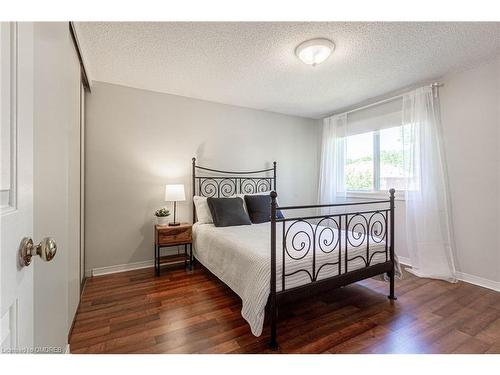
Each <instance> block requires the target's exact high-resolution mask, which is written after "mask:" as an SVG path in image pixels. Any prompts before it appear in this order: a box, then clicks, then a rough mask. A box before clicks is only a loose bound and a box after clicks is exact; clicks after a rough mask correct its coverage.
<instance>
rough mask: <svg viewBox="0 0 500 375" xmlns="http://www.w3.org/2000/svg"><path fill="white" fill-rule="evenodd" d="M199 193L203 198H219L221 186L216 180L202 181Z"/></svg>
mask: <svg viewBox="0 0 500 375" xmlns="http://www.w3.org/2000/svg"><path fill="white" fill-rule="evenodd" d="M198 191H199V194H200V195H201V196H202V197H207V198H210V197H217V196H219V184H218V183H217V180H216V179H215V178H204V179H200V180H199V186H198Z"/></svg>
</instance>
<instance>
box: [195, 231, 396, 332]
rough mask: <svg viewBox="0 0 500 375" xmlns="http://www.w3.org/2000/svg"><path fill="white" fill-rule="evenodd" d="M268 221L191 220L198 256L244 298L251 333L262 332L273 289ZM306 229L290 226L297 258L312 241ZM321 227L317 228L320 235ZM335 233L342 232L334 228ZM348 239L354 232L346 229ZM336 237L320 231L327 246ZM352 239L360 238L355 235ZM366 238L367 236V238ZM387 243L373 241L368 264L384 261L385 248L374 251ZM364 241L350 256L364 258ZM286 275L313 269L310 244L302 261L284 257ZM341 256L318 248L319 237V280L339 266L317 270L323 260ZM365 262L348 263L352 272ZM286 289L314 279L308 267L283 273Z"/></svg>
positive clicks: (279, 256) (278, 245) (279, 250)
mask: <svg viewBox="0 0 500 375" xmlns="http://www.w3.org/2000/svg"><path fill="white" fill-rule="evenodd" d="M270 230H271V225H270V223H263V224H253V225H242V226H234V227H222V228H217V227H215V226H214V225H213V224H198V223H196V224H194V225H193V244H194V254H195V256H196V258H197V259H198V260H199V261H200V262H201V263H202V264H203V265H204V266H205V267H206V268H208V269H209V270H210V272H212V273H213V274H214V275H216V276H217V277H218V278H219V279H220V280H222V281H223V282H224V283H225V284H226V285H228V286H229V287H230V288H231V289H232V290H233V291H234V292H235V293H236V294H238V296H240V298H241V299H242V302H243V307H242V310H241V315H242V316H243V318H244V319H245V320H246V321H247V322H248V323H249V324H250V328H251V331H252V333H253V334H254V335H255V336H260V335H261V333H262V327H263V324H264V310H265V306H266V303H267V299H268V297H269V292H270V267H271V265H270V256H271V255H270V251H271V250H270V249H271V239H270ZM282 230H283V227H282V223H278V224H277V228H276V237H277V241H276V253H277V254H276V258H277V261H276V268H277V277H276V280H277V281H276V282H277V289H278V291H280V290H281V288H282V280H281V274H282V272H281V270H282V259H283V258H282ZM301 230H305V231H306V232H307V233H311V229H310V227H309V225H308V224H307V223H297V224H295V225H294V227H292V228H291V229H290V233H289V234H288V236H287V246H288V248H289V251H290V254H291V255H292V256H294V257H295V258H299V257H301V256H303V255H304V254H305V252H306V250H307V248H308V246H309V243H308V240H307V236H305V235H304V234H302V233H298V232H300V231H301ZM320 232H321V230H319V229H318V230H317V234H319V233H320ZM295 233H298V234H297V237H296V238H295V247H296V248H300V247H301V243H302V242H304V244H305V248H304V250H302V251H294V250H293V249H292V248H291V246H290V241H291V240H292V238H293V235H294V234H295ZM334 235H335V236H337V235H338V232H336V231H335V233H334ZM348 235H349V238H350V239H351V236H352V235H353V233H351V232H348ZM344 236H345V232H344V231H341V237H342V238H341V241H342V246H341V247H342V256H341V260H342V262H341V263H342V264H341V267H342V268H341V272H342V273H343V272H345V265H344V264H343V263H344V252H345V237H344ZM331 240H332V231H330V230H326V231H324V232H323V234H322V236H321V240H320V241H321V244H322V247H323V249H325V250H330V249H331V248H332V246H325V245H324V244H325V241H326V244H328V243H329V242H331ZM352 241H353V243H354V244H357V242H356V241H355V240H354V239H352ZM365 241H366V240H365ZM384 250H385V242H384V241H381V242H380V243H373V244H372V243H370V256H372V254H373V257H372V259H371V262H370V264H371V265H373V264H376V263H382V262H385V261H386V255H385V253H374V252H376V251H384ZM366 253H367V249H366V242H365V245H364V246H361V247H359V248H358V247H357V248H353V247H352V246H351V245H349V246H348V255H349V259H352V258H354V257H356V256H358V255H360V256H363V257H365V258H366ZM285 259H286V263H285V271H286V274H290V273H293V272H294V271H296V270H298V269H308V270H309V272H310V273H312V244H311V246H310V250H309V253H308V254H307V255H306V256H305V257H304V258H303V259H301V260H299V261H297V260H293V259H291V258H290V257H289V256H288V255H287V256H285ZM337 261H338V250H334V251H333V252H331V253H329V254H325V253H323V252H322V251H321V250H320V249H319V243H318V238H316V273H317V274H318V280H320V279H323V278H327V277H332V276H335V275H337V274H338V272H339V270H338V265H325V266H324V267H323V268H321V270H320V272H319V273H318V269H319V267H321V265H323V264H325V263H327V262H328V263H336V262H337ZM364 266H365V263H364V261H363V260H362V259H361V258H358V259H355V260H352V261H350V262H349V264H348V271H352V270H355V269H358V268H362V267H364ZM285 281H286V284H285V288H286V289H289V288H292V287H296V286H299V285H302V284H306V283H310V282H311V280H310V276H309V275H308V274H307V273H305V272H298V273H296V274H294V275H293V276H289V277H286V278H285Z"/></svg>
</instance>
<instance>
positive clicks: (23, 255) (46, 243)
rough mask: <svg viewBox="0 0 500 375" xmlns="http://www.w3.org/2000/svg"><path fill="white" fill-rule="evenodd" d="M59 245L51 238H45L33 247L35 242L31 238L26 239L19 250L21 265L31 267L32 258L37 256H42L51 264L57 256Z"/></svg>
mask: <svg viewBox="0 0 500 375" xmlns="http://www.w3.org/2000/svg"><path fill="white" fill-rule="evenodd" d="M56 252H57V244H56V241H54V240H53V239H52V238H50V237H46V238H44V239H43V240H42V241H41V242H40V243H39V244H38V245H36V246H35V245H33V240H32V239H31V238H29V237H24V238H23V239H22V241H21V246H20V248H19V260H20V262H21V265H22V266H23V267H24V266H29V265H30V264H31V258H32V257H33V256H35V255H40V258H42V259H43V260H44V261H46V262H50V261H51V260H52V259H54V257H55V256H56Z"/></svg>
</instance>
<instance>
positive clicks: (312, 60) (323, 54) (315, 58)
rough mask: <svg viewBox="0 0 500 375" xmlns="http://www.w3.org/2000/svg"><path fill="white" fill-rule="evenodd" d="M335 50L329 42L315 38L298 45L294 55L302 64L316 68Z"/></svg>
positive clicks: (333, 45)
mask: <svg viewBox="0 0 500 375" xmlns="http://www.w3.org/2000/svg"><path fill="white" fill-rule="evenodd" d="M334 48H335V44H333V42H332V41H331V40H328V39H324V38H317V39H311V40H306V41H305V42H303V43H300V44H299V45H298V46H297V48H296V49H295V54H296V55H297V57H298V58H299V59H300V60H302V62H303V63H304V64H307V65H312V66H316V65H318V64H320V63H322V62H323V61H325V60H326V59H327V58H328V57H329V56H330V55H331V53H332V51H333V49H334Z"/></svg>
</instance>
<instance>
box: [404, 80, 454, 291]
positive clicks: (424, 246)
mask: <svg viewBox="0 0 500 375" xmlns="http://www.w3.org/2000/svg"><path fill="white" fill-rule="evenodd" d="M438 100H439V99H438V98H437V97H434V95H433V92H432V89H431V88H430V87H422V88H419V89H417V90H414V91H412V92H409V93H407V94H405V95H404V96H403V124H404V130H403V145H404V146H403V147H404V164H405V173H406V177H407V186H406V193H405V199H406V232H407V233H406V237H407V241H406V242H407V246H408V251H409V253H410V259H411V263H412V268H411V269H409V270H408V271H410V272H412V273H413V274H415V275H417V276H420V277H429V278H436V279H443V280H447V281H451V282H456V276H455V266H454V263H453V254H452V247H453V242H452V239H453V237H452V225H451V212H450V206H449V193H448V178H447V172H446V163H445V157H444V152H443V144H442V134H441V123H440V115H439V101H438Z"/></svg>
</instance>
